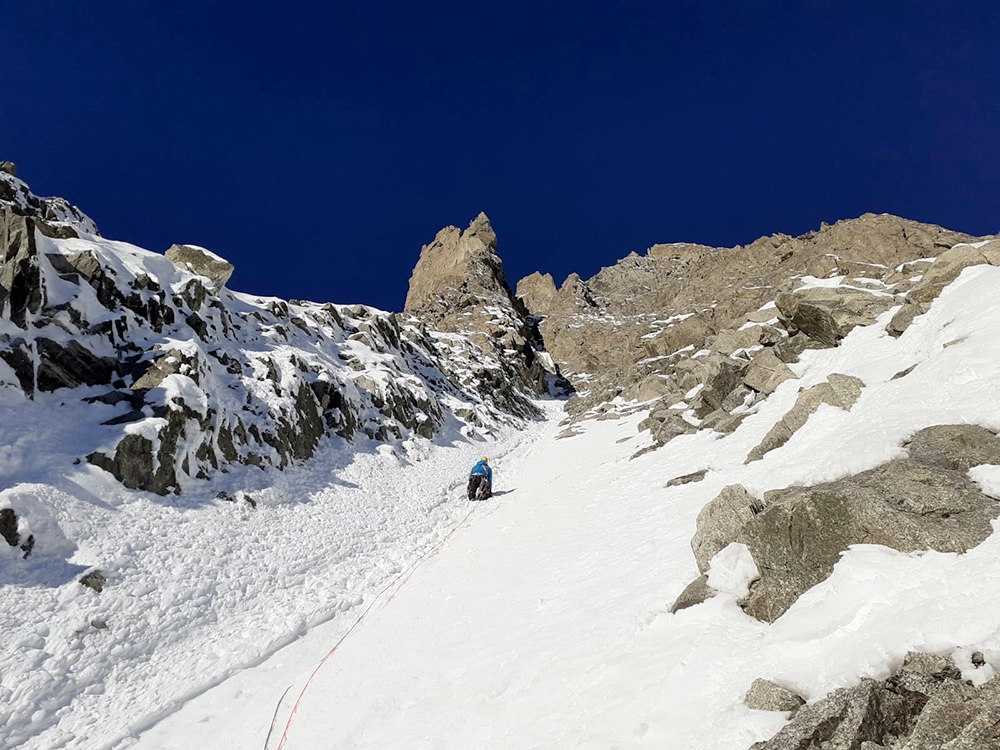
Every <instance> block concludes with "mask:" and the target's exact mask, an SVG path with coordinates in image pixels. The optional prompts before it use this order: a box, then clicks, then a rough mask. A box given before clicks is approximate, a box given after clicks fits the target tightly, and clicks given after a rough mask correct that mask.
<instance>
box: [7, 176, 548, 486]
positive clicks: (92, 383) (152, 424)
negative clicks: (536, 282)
mask: <svg viewBox="0 0 1000 750" xmlns="http://www.w3.org/2000/svg"><path fill="white" fill-rule="evenodd" d="M14 173H15V169H14V167H13V165H12V164H10V163H9V162H8V163H5V167H4V169H3V171H0V251H2V253H3V255H2V263H0V384H2V386H3V387H4V388H15V389H18V390H20V391H21V392H22V393H23V394H24V396H26V397H27V398H29V399H37V398H44V397H47V396H48V395H49V394H57V397H58V398H60V399H65V398H70V397H74V398H81V399H83V400H85V401H87V402H92V403H100V404H102V405H109V404H110V405H114V406H116V407H117V408H118V409H119V411H120V413H119V414H117V416H115V417H113V418H112V419H104V420H103V421H102V422H101V423H100V424H96V423H95V427H96V428H99V429H98V431H97V433H96V434H97V435H98V437H97V438H96V440H95V445H93V446H92V447H91V449H90V450H88V451H87V452H86V454H85V456H82V458H85V459H86V460H87V461H89V462H90V463H92V464H94V465H95V466H98V467H100V468H102V469H105V470H107V471H109V472H111V473H112V474H113V475H114V476H115V477H116V478H117V479H118V480H120V481H121V482H122V483H123V484H124V485H126V486H127V487H130V488H137V489H144V490H149V491H152V492H156V493H159V494H167V493H171V492H175V493H176V492H180V491H181V490H182V488H183V487H184V486H185V484H186V483H187V482H190V481H195V480H198V479H207V478H209V477H210V476H211V475H212V473H213V472H216V471H219V470H222V471H225V470H226V468H227V466H229V465H232V464H250V465H256V466H260V467H265V466H274V467H278V468H281V467H284V466H287V465H288V464H289V463H291V462H295V461H303V460H306V459H308V458H310V457H311V456H312V455H313V454H314V451H315V450H316V447H317V445H318V444H319V442H320V440H321V439H323V438H324V437H327V436H334V437H336V438H338V439H343V440H347V441H353V440H356V439H359V438H363V439H371V440H379V441H397V440H403V439H406V438H407V437H409V436H411V435H418V436H422V437H425V438H432V437H434V436H435V435H439V434H442V433H444V434H446V435H451V434H452V433H454V434H456V435H458V434H461V435H464V436H466V437H471V436H473V435H482V434H486V433H488V432H489V430H490V429H491V427H494V426H496V425H498V424H502V423H508V424H510V423H513V424H517V423H518V422H520V421H522V420H525V419H531V418H534V417H536V416H537V414H538V412H537V409H536V408H535V407H534V405H533V404H532V399H534V398H538V397H540V396H543V395H546V394H547V393H548V387H549V381H550V380H553V381H554V380H555V378H554V377H553V378H549V377H547V375H548V373H546V371H545V370H544V368H543V364H544V363H545V362H546V360H545V358H544V357H539V356H537V355H536V353H535V352H534V350H533V348H532V345H531V342H530V339H531V335H530V325H529V322H528V319H527V316H526V313H525V311H524V309H523V307H522V306H521V305H520V304H519V303H517V301H516V300H515V299H514V298H513V295H512V294H511V292H510V289H509V287H508V286H507V284H506V282H505V280H504V278H503V270H502V264H501V262H500V259H499V257H498V256H497V255H496V252H495V246H496V238H495V235H493V234H492V229H491V228H490V226H489V222H488V220H486V218H485V217H480V218H479V219H477V220H476V222H474V224H473V226H472V227H470V229H469V230H467V231H466V232H465V233H464V234H462V233H459V232H458V230H455V229H448V230H443V232H442V233H441V234H440V235H439V236H438V240H437V241H435V243H434V244H432V245H431V246H429V247H428V248H425V249H424V255H423V256H422V257H421V262H420V263H419V264H418V267H417V270H416V271H415V272H414V280H415V283H414V289H413V290H412V291H411V295H410V299H409V300H408V307H407V310H408V312H409V311H410V310H413V311H414V312H415V313H418V314H420V313H425V314H424V315H423V317H422V318H421V317H418V316H415V315H410V314H408V313H406V314H403V315H398V314H394V313H388V312H383V311H381V310H376V309H374V308H371V307H367V306H364V305H353V306H345V305H334V304H317V303H312V302H300V301H294V300H290V301H286V300H280V299H273V298H264V297H257V296H253V295H244V294H240V293H238V292H232V291H230V290H229V289H228V288H227V287H226V284H227V282H228V281H229V278H230V276H231V275H232V273H233V270H234V269H233V267H232V265H231V264H229V263H227V262H226V261H225V260H223V259H222V258H219V257H218V256H216V255H214V254H213V253H211V252H210V251H208V250H205V249H204V248H200V247H196V246H191V245H174V246H173V247H171V248H170V249H169V250H168V251H167V252H166V254H165V255H163V254H159V253H153V252H149V251H146V250H143V249H141V248H138V247H135V246H132V245H129V244H126V243H123V242H114V241H110V240H107V239H105V238H103V237H101V236H100V234H99V233H98V230H97V226H96V225H95V223H94V222H93V221H92V220H90V219H89V218H88V217H87V216H86V215H85V214H83V212H81V211H80V210H79V209H77V208H75V207H73V206H71V205H70V204H68V203H67V202H66V201H64V200H62V199H59V198H44V199H43V198H38V197H37V196H35V195H34V194H33V193H32V192H31V191H30V189H29V188H28V186H27V185H26V184H25V183H23V182H22V181H20V180H19V179H18V178H17V177H16V176H15V174H14ZM446 241H447V242H451V243H452V244H447V242H446ZM443 242H444V243H445V244H444V245H443V248H444V252H446V253H447V252H452V251H456V252H459V251H460V254H461V257H456V258H454V259H453V260H454V263H453V268H452V270H453V271H454V273H457V274H458V275H460V276H462V277H463V278H465V279H467V280H469V282H470V283H466V284H463V285H461V288H460V289H452V288H451V287H450V286H448V284H446V283H444V282H445V281H447V280H448V279H449V278H451V276H448V275H447V274H444V273H439V272H437V271H436V269H435V266H434V259H435V258H436V257H437V256H438V255H440V254H441V252H442V244H441V243H443ZM470 248H471V249H470ZM425 268H426V269H427V270H426V271H424V269H425ZM453 275H454V274H453ZM473 281H474V282H475V283H471V282H473ZM421 288H424V289H426V292H425V294H424V296H421V294H420V289H421ZM432 303H433V304H437V305H439V306H441V307H442V308H444V309H446V310H447V309H449V308H457V307H461V308H462V309H463V310H464V311H465V312H466V313H467V315H466V316H465V317H464V318H456V317H454V316H451V317H449V316H447V315H445V316H440V317H439V316H435V315H432V314H429V311H430V310H431V308H432ZM487 310H488V311H489V312H486V311H487ZM463 326H465V327H463ZM552 375H553V376H554V373H552ZM70 393H72V394H74V395H73V396H70V395H69V394H70ZM95 413H96V412H95Z"/></svg>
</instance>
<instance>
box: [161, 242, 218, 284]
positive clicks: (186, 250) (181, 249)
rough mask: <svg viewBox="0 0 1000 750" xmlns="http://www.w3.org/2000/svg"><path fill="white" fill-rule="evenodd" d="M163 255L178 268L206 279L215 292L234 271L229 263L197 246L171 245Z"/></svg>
mask: <svg viewBox="0 0 1000 750" xmlns="http://www.w3.org/2000/svg"><path fill="white" fill-rule="evenodd" d="M164 254H165V255H166V256H167V259H168V260H170V262H171V263H173V264H174V265H175V266H177V267H178V268H182V269H185V270H189V271H191V272H192V273H196V274H198V275H199V276H204V277H205V278H207V279H208V280H209V281H210V282H211V283H212V286H213V287H214V288H215V289H216V290H218V289H221V288H222V287H224V286H225V285H226V282H227V281H229V279H230V277H231V276H232V275H233V271H234V270H235V269H234V267H233V264H232V263H230V262H229V261H227V260H225V259H223V258H220V257H219V256H218V255H216V254H215V253H212V252H209V251H208V250H206V249H205V248H203V247H198V246H197V245H171V246H170V247H169V248H168V249H167V252H166V253H164Z"/></svg>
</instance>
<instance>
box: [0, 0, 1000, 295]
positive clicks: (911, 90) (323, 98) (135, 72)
mask: <svg viewBox="0 0 1000 750" xmlns="http://www.w3.org/2000/svg"><path fill="white" fill-rule="evenodd" d="M0 28H2V29H3V40H4V43H3V53H2V58H0V60H2V62H0V159H10V160H12V161H15V162H17V163H18V165H19V166H20V173H19V176H21V177H22V178H23V179H24V180H26V181H27V182H28V183H29V184H30V185H31V186H32V188H33V189H34V190H35V192H36V193H39V194H43V195H62V196H64V197H66V198H68V199H69V200H71V201H72V202H74V203H76V204H77V205H79V206H80V207H81V208H83V209H84V210H85V211H86V212H88V213H89V214H90V215H91V216H92V217H93V218H94V219H95V220H96V221H97V223H98V226H100V228H101V230H102V233H103V234H104V235H105V236H108V237H112V238H115V239H122V240H128V241H130V242H134V243H136V244H138V245H141V246H143V247H146V248H149V249H151V250H158V251H163V250H165V249H166V248H167V247H168V246H169V245H170V244H172V243H174V242H190V243H195V244H200V245H204V246H206V247H208V248H210V249H212V250H214V251H215V252H217V253H219V254H221V255H223V256H224V257H226V258H228V259H230V260H231V261H232V262H233V263H234V264H235V265H236V274H235V275H234V277H233V279H232V281H231V282H230V286H231V287H232V288H234V289H237V290H240V291H247V292H252V293H256V294H271V295H275V296H281V297H286V298H289V297H295V298H305V299H314V300H318V301H334V302H343V303H347V302H366V303H368V304H372V305H376V306H378V307H382V308H385V309H390V310H399V309H402V305H403V299H404V297H405V294H406V288H407V281H408V279H409V275H410V271H411V270H412V267H413V265H414V263H415V262H416V259H417V257H418V255H419V251H420V247H421V245H422V244H425V243H428V242H430V241H431V240H432V239H433V237H434V234H435V232H436V231H437V230H438V229H439V228H440V227H442V226H445V225H447V224H456V225H458V226H461V227H465V226H466V225H467V224H468V222H469V221H470V220H471V219H472V218H473V217H474V216H475V215H476V213H478V212H479V211H480V210H483V211H486V213H487V214H489V216H490V218H491V219H492V221H493V225H494V227H495V229H496V230H497V233H498V235H499V240H500V246H499V251H500V254H501V256H502V257H503V259H504V264H505V268H506V271H507V276H508V278H509V280H510V281H511V284H512V285H513V284H514V283H516V281H517V279H519V278H521V277H522V276H524V275H526V274H528V273H530V272H532V271H534V270H541V271H548V272H551V273H552V274H553V275H554V276H555V277H556V282H557V283H560V282H561V281H562V280H563V279H564V278H565V276H566V275H567V274H568V273H570V272H571V271H576V272H578V273H580V275H581V276H583V277H585V278H586V277H588V276H591V275H592V274H594V273H596V272H597V271H598V270H599V269H600V267H601V266H606V265H611V264H613V263H614V262H615V261H616V260H617V259H618V258H621V257H624V256H625V255H627V254H628V253H629V252H631V251H633V250H635V251H639V252H642V251H644V250H645V249H646V248H647V247H648V246H650V245H652V244H654V243H656V242H673V241H681V240H683V241H695V242H704V243H708V244H714V245H733V244H736V243H747V242H750V241H752V240H753V239H755V238H757V237H758V236H760V235H763V234H770V233H772V232H779V231H780V232H786V233H789V234H800V233H802V232H806V231H808V230H810V229H814V228H818V226H819V223H820V222H821V221H831V222H832V221H835V220H837V219H841V218H848V217H852V216H857V215H859V214H861V213H864V212H865V211H875V212H883V211H885V212H891V213H896V214H900V215H903V216H907V217H910V218H914V219H918V220H921V221H928V222H934V223H938V224H943V225H945V226H948V227H950V228H953V229H960V230H964V231H968V232H972V233H975V234H985V233H994V232H997V231H1000V216H998V208H1000V42H998V40H1000V9H998V4H997V3H996V2H993V1H992V0H990V1H981V2H960V1H959V2H919V0H913V1H911V2H881V1H880V2H874V1H871V0H866V1H865V2H839V1H835V0H829V1H821V0H815V1H813V2H790V1H789V2H779V1H776V0H775V1H771V2H768V1H766V0H742V1H741V2H725V3H722V2H720V3H710V2H677V1H675V0H663V1H662V2H652V1H650V2H573V3H570V2H565V3H547V2H535V3H516V2H469V3H454V2H437V3H433V2H430V3H402V2H378V0H363V1H361V2H349V3H348V2H312V3H306V2H298V1H297V0H285V2H281V3H273V2H268V3H265V2H255V1H253V0H250V1H248V2H243V3H235V2H232V3H217V2H169V3H167V2H153V1H152V0H150V1H149V2H143V1H142V0H129V1H128V2H125V1H122V2H104V1H101V2H65V0H9V1H8V2H5V3H3V7H2V8H0Z"/></svg>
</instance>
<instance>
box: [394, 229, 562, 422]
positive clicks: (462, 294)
mask: <svg viewBox="0 0 1000 750" xmlns="http://www.w3.org/2000/svg"><path fill="white" fill-rule="evenodd" d="M496 248H497V236H496V233H495V232H494V231H493V227H492V226H491V225H490V220H489V218H487V216H486V214H483V213H480V214H479V215H478V216H477V217H476V218H475V219H473V220H472V222H471V223H470V224H469V226H468V228H466V229H465V231H461V230H459V229H458V228H457V227H445V228H444V229H442V230H441V231H440V232H438V233H437V236H436V237H435V238H434V241H433V242H431V243H430V244H429V245H425V246H424V247H423V248H422V249H421V252H420V258H419V260H418V261H417V264H416V266H415V267H414V269H413V274H412V276H411V277H410V287H409V291H408V292H407V295H406V305H405V307H404V309H403V310H404V313H405V314H406V315H409V316H412V317H414V318H417V319H419V320H420V321H421V322H422V323H424V324H425V325H426V326H428V327H429V328H430V329H432V330H434V331H439V332H442V333H447V334H461V335H463V336H466V337H468V338H469V339H470V340H472V341H473V342H474V343H476V344H477V345H478V346H479V347H480V348H482V349H483V350H484V351H489V352H490V353H491V354H492V355H493V356H494V357H495V361H496V362H498V363H499V365H500V371H499V372H490V371H487V370H483V371H481V372H479V373H478V374H477V376H476V377H477V379H478V380H479V381H480V382H481V384H482V387H483V388H485V389H489V390H490V391H491V392H492V393H494V394H495V396H496V397H499V398H501V399H502V400H503V401H504V404H505V407H506V408H507V409H509V410H511V411H513V412H516V413H520V414H523V415H525V416H531V415H534V414H535V413H536V410H535V408H534V406H533V405H532V404H531V403H530V401H529V400H528V398H527V395H529V394H532V393H534V394H543V393H548V383H547V378H546V376H547V374H549V373H547V372H546V369H545V368H544V367H543V361H544V360H545V359H546V358H544V357H540V356H539V353H538V352H537V351H536V349H535V347H534V345H533V342H534V341H535V339H536V338H537V334H536V332H535V331H534V330H533V329H532V326H531V322H530V321H529V318H528V311H527V310H526V309H525V307H524V305H523V304H522V303H521V302H519V301H518V300H517V299H515V298H514V295H513V294H512V293H511V290H510V286H508V284H507V280H506V278H505V277H504V272H503V262H502V261H501V260H500V256H499V255H497V252H496ZM551 374H553V375H555V374H556V373H555V372H554V371H553V372H552V373H551Z"/></svg>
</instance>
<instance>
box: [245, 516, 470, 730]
mask: <svg viewBox="0 0 1000 750" xmlns="http://www.w3.org/2000/svg"><path fill="white" fill-rule="evenodd" d="M473 510H475V506H473V507H472V508H470V509H469V512H468V513H466V514H465V518H463V519H462V520H461V521H459V522H458V523H457V524H455V527H454V528H453V529H452V530H451V531H449V532H448V533H447V534H446V535H445V536H444V538H443V539H442V540H441V541H440V542H438V543H437V544H435V545H434V546H433V547H431V548H430V549H429V550H427V552H425V553H424V554H423V555H421V556H420V557H419V558H417V559H416V560H415V561H414V562H412V563H411V564H410V567H409V568H407V569H406V570H404V571H403V572H402V573H400V574H399V575H398V576H396V578H394V579H393V580H392V581H390V582H389V583H388V585H386V586H385V587H384V588H383V589H382V590H381V591H379V592H378V594H376V595H375V598H374V599H372V603H371V604H369V605H368V607H367V609H365V611H364V612H362V613H361V616H360V617H358V619H357V620H355V621H354V624H353V625H351V627H349V628H348V629H347V632H346V633H344V634H343V635H342V636H341V637H340V640H338V641H337V642H336V643H335V644H334V646H333V648H331V649H330V651H329V653H327V655H326V656H324V657H323V658H322V660H320V663H319V664H317V665H316V668H315V669H313V671H312V674H310V675H309V679H308V680H306V684H305V685H303V686H302V690H301V692H300V693H299V697H298V698H296V699H295V703H294V704H293V705H292V712H291V713H290V714H289V715H288V721H286V722H285V730H284V731H283V732H282V733H281V739H280V740H279V741H278V747H277V750H282V749H283V748H284V746H285V740H286V739H288V730H289V728H291V726H292V719H293V718H294V717H295V712H296V711H298V709H299V703H300V702H301V701H302V696H304V695H305V694H306V690H307V689H308V688H309V684H310V683H311V682H312V681H313V678H314V677H315V676H316V674H317V672H319V670H320V668H322V666H323V665H324V664H326V662H327V660H328V659H329V658H330V657H331V656H333V655H334V653H335V652H336V651H337V649H338V648H340V644H341V643H343V642H344V640H345V639H346V638H347V636H349V635H350V634H351V631H353V630H354V628H356V627H357V626H358V624H359V623H360V622H361V621H362V620H363V619H364V618H365V615H367V614H368V613H369V612H370V611H371V608H372V607H374V606H375V602H377V601H378V599H379V597H380V596H382V594H384V593H385V592H386V591H387V590H388V589H389V588H390V587H391V586H393V584H395V583H396V582H397V581H399V580H400V579H402V578H403V576H406V578H405V579H404V580H403V581H402V582H401V583H400V584H399V586H397V587H396V590H395V591H393V592H392V594H391V595H390V596H389V598H388V599H386V601H385V604H383V605H382V609H385V608H386V607H387V606H389V602H391V601H392V600H393V599H394V598H395V596H396V594H398V593H399V590H400V589H401V588H403V586H405V585H406V584H407V583H408V582H409V581H410V579H411V578H412V577H413V574H414V573H415V572H416V571H417V568H419V567H420V566H421V565H423V564H424V563H425V562H426V561H427V560H429V559H430V558H431V557H432V556H433V555H435V554H436V553H437V551H438V550H439V549H441V547H442V546H443V545H444V543H445V542H446V541H448V539H449V538H451V535H452V534H454V533H455V532H456V531H458V530H459V529H460V528H461V527H462V525H463V524H464V523H465V522H466V521H468V520H469V516H471V515H472V511H473ZM285 692H286V693H287V692H288V691H287V690H286V691H285ZM281 697H282V698H284V697H285V696H284V695H282V696H281ZM278 704H279V705H280V704H281V701H280V700H279V701H278ZM270 737H271V735H270V733H268V739H267V740H265V741H264V750H267V742H268V740H270Z"/></svg>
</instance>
